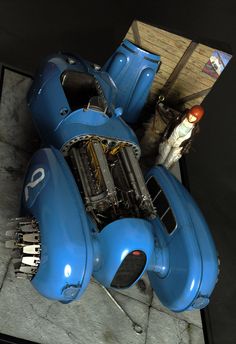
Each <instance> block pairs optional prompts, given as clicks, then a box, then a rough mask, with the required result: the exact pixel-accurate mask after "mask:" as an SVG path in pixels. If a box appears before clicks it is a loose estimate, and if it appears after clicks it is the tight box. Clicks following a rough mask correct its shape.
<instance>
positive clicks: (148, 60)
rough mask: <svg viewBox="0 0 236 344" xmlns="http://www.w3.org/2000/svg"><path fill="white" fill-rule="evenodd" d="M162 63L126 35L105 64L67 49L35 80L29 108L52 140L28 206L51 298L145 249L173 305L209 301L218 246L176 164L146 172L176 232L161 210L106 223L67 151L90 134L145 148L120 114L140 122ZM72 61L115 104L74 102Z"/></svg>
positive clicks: (73, 294)
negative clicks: (90, 204)
mask: <svg viewBox="0 0 236 344" xmlns="http://www.w3.org/2000/svg"><path fill="white" fill-rule="evenodd" d="M159 62H160V57H159V56H157V55H154V54H151V53H148V52H145V51H144V50H142V49H140V48H138V47H137V46H135V45H133V44H132V43H130V42H128V41H124V43H123V44H122V45H121V46H120V47H119V48H118V49H117V51H116V52H115V53H114V55H112V57H111V58H110V59H109V60H108V62H107V63H106V64H105V66H104V67H103V68H102V70H97V69H95V68H93V66H92V65H91V64H90V63H89V62H87V61H85V60H83V59H81V58H80V57H79V56H75V57H74V62H73V63H72V64H71V63H69V61H68V56H67V55H66V54H61V55H54V56H51V57H50V58H49V59H48V60H47V61H45V62H44V64H43V65H42V67H41V69H40V72H39V76H38V77H37V78H36V79H35V81H34V83H33V86H32V88H31V91H30V93H29V96H28V102H29V107H30V110H31V112H32V115H33V120H34V122H35V125H36V127H37V129H38V131H39V134H40V136H41V138H42V144H43V146H44V147H47V148H44V149H40V150H39V151H38V152H36V153H35V155H34V156H33V158H32V160H31V163H30V165H29V167H28V170H27V174H26V179H25V182H24V192H23V195H22V208H23V211H22V214H23V215H30V216H34V217H35V218H36V219H37V221H38V222H39V229H40V236H41V243H42V251H41V263H40V265H39V269H38V271H37V273H36V275H35V277H34V278H33V280H32V283H33V285H34V287H35V288H36V289H37V290H38V291H39V292H40V293H41V294H42V295H44V296H45V297H48V298H51V299H55V300H60V301H61V302H64V303H66V302H70V301H72V300H75V299H79V298H80V297H81V295H82V293H83V292H84V290H85V289H86V287H87V285H88V283H89V279H90V277H91V274H92V273H93V275H94V277H95V278H96V279H97V280H98V281H99V282H101V283H102V284H103V285H105V286H107V287H109V286H110V285H111V281H112V280H113V278H114V276H115V274H116V272H117V270H118V268H119V267H120V265H121V263H122V261H123V260H124V259H125V257H126V256H127V255H128V254H129V253H130V252H132V251H134V250H140V251H143V252H144V253H145V254H146V257H147V261H146V266H145V268H144V271H145V270H146V271H148V275H149V278H150V280H151V283H152V286H153V288H154V290H155V292H156V293H157V295H158V297H159V298H160V300H161V302H162V303H163V304H164V305H165V306H166V307H168V308H169V309H171V310H173V311H177V312H178V311H183V310H187V309H188V310H189V309H194V308H201V307H203V306H205V305H206V304H207V302H208V301H209V296H210V294H211V292H212V290H213V288H214V285H215V281H216V279H217V274H218V267H217V255H216V251H215V247H214V244H213V241H212V238H211V236H210V232H209V229H208V227H207V224H206V223H205V220H204V219H203V217H202V215H201V213H200V211H199V209H198V207H197V206H196V204H195V203H194V201H193V199H192V198H191V196H190V195H189V194H188V192H187V191H186V190H185V188H184V187H183V186H182V185H181V184H180V183H179V182H177V180H176V179H175V178H174V177H173V176H172V175H171V174H170V172H168V171H167V170H165V169H164V168H162V167H157V168H153V169H152V170H151V171H149V172H148V176H147V178H148V177H150V176H152V175H153V176H154V177H155V178H156V179H157V181H158V183H159V184H160V185H161V187H162V189H163V191H164V193H165V194H166V197H167V198H168V200H169V203H170V205H171V208H172V210H173V212H174V214H175V217H176V220H177V228H176V230H175V231H174V232H173V233H172V234H171V235H170V234H168V233H167V231H166V229H165V228H164V226H163V224H162V222H161V221H160V220H159V219H158V218H157V219H155V220H150V219H137V218H124V219H119V220H116V221H114V222H112V223H110V224H109V225H107V226H106V227H105V228H103V230H102V231H101V232H99V231H98V230H97V228H96V225H95V223H94V222H93V221H92V220H91V218H90V216H89V215H88V213H86V211H85V208H84V204H83V201H82V199H81V195H80V192H79V189H78V187H77V184H76V183H75V180H74V177H73V175H72V173H71V171H70V168H69V166H68V164H67V162H66V160H65V159H64V157H63V156H62V154H61V153H60V152H59V150H62V148H63V147H64V146H65V145H66V143H68V142H70V141H71V140H73V139H75V138H78V137H80V136H83V137H84V136H86V135H96V136H100V137H107V138H110V139H118V140H121V141H126V142H130V143H132V144H133V145H135V146H136V147H137V148H138V141H137V138H136V136H135V134H134V133H133V131H132V130H131V129H130V127H129V126H128V125H127V124H126V123H125V122H124V120H123V119H122V118H121V117H123V118H124V119H125V120H126V121H127V122H130V123H133V122H135V121H137V119H138V116H139V114H140V111H141V109H142V107H143V105H144V103H145V101H146V97H147V94H148V91H149V89H150V86H151V82H152V80H153V78H154V75H155V72H156V71H157V69H158V66H159ZM66 70H70V71H76V72H83V73H87V74H90V75H92V76H93V77H94V78H95V79H96V81H97V83H98V84H99V87H100V88H101V90H102V93H103V95H104V97H105V100H106V102H107V106H108V108H107V111H104V112H103V111H102V110H95V109H92V108H86V109H85V108H78V109H76V110H72V109H71V108H70V105H69V103H68V100H67V97H66V95H65V92H64V90H63V87H62V84H61V75H62V73H63V72H64V71H66ZM78 97H79V94H78ZM122 109H123V115H122ZM121 115H122V116H121ZM144 271H143V272H144ZM141 275H142V274H141ZM141 275H140V276H139V277H138V278H140V277H141Z"/></svg>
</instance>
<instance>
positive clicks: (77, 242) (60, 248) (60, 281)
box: [22, 148, 93, 302]
mask: <svg viewBox="0 0 236 344" xmlns="http://www.w3.org/2000/svg"><path fill="white" fill-rule="evenodd" d="M35 172H36V173H35ZM42 177H43V178H42ZM37 181H39V182H38V183H37ZM32 182H35V184H36V185H34V184H33V187H31V186H30V185H31V184H30V183H32ZM24 185H25V188H24V193H23V197H22V198H23V207H24V213H25V214H27V215H31V216H34V218H36V219H37V221H38V223H39V228H40V236H41V249H42V251H41V262H40V266H39V269H38V271H37V274H36V276H35V277H34V278H33V280H32V284H33V286H34V287H35V288H36V289H37V290H38V291H39V292H40V293H41V294H42V295H44V296H45V297H47V298H49V299H55V300H59V301H64V302H67V301H71V300H72V299H76V298H80V296H81V295H82V293H83V292H84V290H85V289H86V287H87V285H88V283H89V280H90V277H91V274H92V268H93V249H92V240H91V237H90V229H89V226H90V224H89V221H88V217H87V215H86V212H85V209H84V205H83V201H82V199H81V196H80V193H79V191H78V188H77V185H76V183H75V181H74V177H73V176H72V174H71V171H70V169H69V167H68V166H67V163H66V162H65V160H64V158H63V156H62V154H61V153H60V152H59V151H58V150H56V149H54V148H46V149H40V150H38V151H37V152H36V153H35V154H34V156H33V158H32V160H31V162H30V165H29V168H28V171H27V175H26V178H25V183H24ZM68 288H69V290H70V289H71V290H72V291H73V293H72V295H70V294H69V293H66V290H67V289H68ZM68 294H69V295H68Z"/></svg>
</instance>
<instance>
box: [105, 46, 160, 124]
mask: <svg viewBox="0 0 236 344" xmlns="http://www.w3.org/2000/svg"><path fill="white" fill-rule="evenodd" d="M159 66H160V56H159V55H156V54H152V53H150V52H148V51H146V50H144V49H141V48H140V47H138V46H136V45H135V44H133V43H131V42H130V41H128V40H124V42H123V43H122V44H121V45H120V46H119V47H118V48H117V50H116V51H115V52H114V54H113V55H112V56H111V57H110V58H109V60H108V61H107V62H106V63H105V65H104V67H103V70H104V71H106V72H108V74H109V75H110V76H111V78H112V79H113V80H114V82H115V84H116V87H117V88H118V96H117V100H116V104H117V105H118V106H121V107H122V108H123V118H124V119H125V121H126V122H128V123H135V122H137V120H138V118H139V115H140V112H141V110H142V109H143V106H144V104H145V102H146V100H147V96H148V93H149V91H150V88H151V85H152V82H153V79H154V77H155V74H156V72H157V71H158V69H159Z"/></svg>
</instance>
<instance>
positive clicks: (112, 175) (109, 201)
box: [67, 136, 156, 230]
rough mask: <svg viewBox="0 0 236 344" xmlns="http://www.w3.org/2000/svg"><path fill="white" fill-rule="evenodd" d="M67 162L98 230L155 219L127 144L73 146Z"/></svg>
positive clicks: (93, 141)
mask: <svg viewBox="0 0 236 344" xmlns="http://www.w3.org/2000/svg"><path fill="white" fill-rule="evenodd" d="M67 161H68V163H69V165H70V167H71V170H72V172H73V174H74V176H75V179H76V181H77V184H78V187H79V190H80V192H81V195H82V197H83V199H84V204H85V207H86V210H87V212H89V213H90V215H91V216H92V218H93V220H94V221H95V222H96V225H97V227H98V229H99V230H102V228H103V227H104V226H106V225H107V224H109V223H110V222H113V221H114V220H117V219H121V218H125V217H133V218H155V216H156V211H155V208H154V206H153V203H152V200H151V196H150V194H149V192H148V190H147V187H146V184H145V181H144V178H143V175H142V172H141V169H140V166H139V163H138V159H137V158H136V156H135V153H134V151H133V148H132V147H131V146H130V145H129V143H127V142H119V141H114V140H113V141H110V140H108V139H106V138H101V137H95V136H94V137H90V138H88V139H85V140H82V141H79V142H77V143H76V144H74V145H73V146H72V147H71V148H70V150H69V153H68V157H67Z"/></svg>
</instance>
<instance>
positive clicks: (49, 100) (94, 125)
mask: <svg viewBox="0 0 236 344" xmlns="http://www.w3.org/2000/svg"><path fill="white" fill-rule="evenodd" d="M67 70H69V71H76V72H84V73H88V74H91V75H93V76H94V78H95V79H96V80H97V81H98V82H99V84H100V87H101V88H102V91H103V94H104V96H105V98H106V101H107V104H108V111H110V113H111V115H112V117H108V116H107V115H106V114H104V113H103V112H99V111H93V110H91V109H83V108H82V109H77V110H75V111H72V110H71V109H70V106H69V104H68V101H67V98H66V95H65V93H64V91H63V87H62V85H61V80H60V78H61V75H62V73H63V72H64V71H67ZM116 93H117V89H116V86H115V84H114V82H113V81H112V80H111V78H110V76H109V75H108V74H107V73H106V72H104V71H96V70H95V69H94V68H92V67H91V64H89V63H86V61H84V60H82V59H81V58H77V59H76V63H75V64H73V65H70V64H69V63H68V62H67V56H66V55H57V56H52V57H51V58H49V59H48V60H47V61H46V62H45V63H44V64H43V65H42V67H41V70H40V73H39V77H38V78H36V79H35V81H34V83H33V85H32V88H31V90H30V92H29V95H28V104H29V108H30V110H31V112H32V115H33V120H34V123H35V125H36V128H37V129H38V132H39V134H40V137H41V139H42V141H43V143H44V145H45V146H48V145H53V146H54V147H56V148H58V149H61V148H62V146H63V145H64V144H65V143H66V142H68V141H70V140H72V139H73V138H75V137H79V136H81V135H89V134H90V135H98V136H105V137H107V138H116V139H118V140H123V141H127V142H131V143H133V144H138V141H137V138H136V136H135V134H134V133H133V131H132V129H131V128H129V127H128V126H127V124H126V123H125V122H124V121H123V120H122V119H121V118H120V117H119V116H117V111H118V112H120V110H119V109H118V110H117V111H116V112H115V110H114V101H115V97H116ZM78 97H79V95H78ZM62 109H63V110H68V113H67V115H66V116H62V115H61V111H62Z"/></svg>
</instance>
